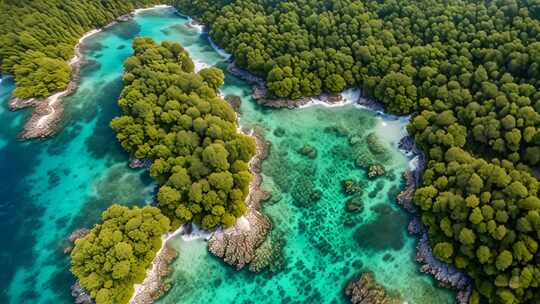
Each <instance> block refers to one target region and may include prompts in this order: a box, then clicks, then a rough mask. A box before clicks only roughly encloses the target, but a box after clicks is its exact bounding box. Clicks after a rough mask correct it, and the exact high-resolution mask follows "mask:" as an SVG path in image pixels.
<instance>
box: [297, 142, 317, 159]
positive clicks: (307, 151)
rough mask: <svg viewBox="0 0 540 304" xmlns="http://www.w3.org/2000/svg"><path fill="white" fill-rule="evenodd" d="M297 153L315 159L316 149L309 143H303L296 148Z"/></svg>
mask: <svg viewBox="0 0 540 304" xmlns="http://www.w3.org/2000/svg"><path fill="white" fill-rule="evenodd" d="M298 153H300V154H302V155H304V156H307V157H309V158H311V159H315V158H316V157H317V149H315V147H313V146H310V145H304V146H303V147H302V148H301V149H300V150H298Z"/></svg>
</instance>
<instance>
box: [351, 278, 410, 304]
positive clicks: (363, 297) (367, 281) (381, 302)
mask: <svg viewBox="0 0 540 304" xmlns="http://www.w3.org/2000/svg"><path fill="white" fill-rule="evenodd" d="M345 295H346V296H347V297H348V298H349V299H350V302H351V303H353V304H399V303H400V300H399V299H398V298H396V297H392V296H389V295H388V294H387V292H386V290H385V289H384V287H382V286H381V285H379V284H378V283H377V282H376V281H375V278H374V277H373V274H372V273H370V272H364V273H362V275H361V276H360V278H359V279H353V280H352V281H350V282H349V284H348V285H347V287H346V288H345Z"/></svg>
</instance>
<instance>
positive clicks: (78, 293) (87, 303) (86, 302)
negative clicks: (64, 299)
mask: <svg viewBox="0 0 540 304" xmlns="http://www.w3.org/2000/svg"><path fill="white" fill-rule="evenodd" d="M71 295H72V296H73V297H74V298H75V300H74V303H75V304H95V302H94V300H92V298H91V297H90V295H89V294H88V293H87V292H86V290H85V289H84V288H82V286H81V284H80V283H79V281H77V282H76V283H75V284H73V285H72V286H71Z"/></svg>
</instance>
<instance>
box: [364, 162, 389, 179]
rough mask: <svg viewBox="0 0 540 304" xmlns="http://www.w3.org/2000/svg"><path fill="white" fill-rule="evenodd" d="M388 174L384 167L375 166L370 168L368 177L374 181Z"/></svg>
mask: <svg viewBox="0 0 540 304" xmlns="http://www.w3.org/2000/svg"><path fill="white" fill-rule="evenodd" d="M385 173H386V170H385V169H384V166H383V165H381V164H374V165H371V166H369V170H368V177H369V178H370V179H373V178H375V177H378V176H383V175H384V174H385Z"/></svg>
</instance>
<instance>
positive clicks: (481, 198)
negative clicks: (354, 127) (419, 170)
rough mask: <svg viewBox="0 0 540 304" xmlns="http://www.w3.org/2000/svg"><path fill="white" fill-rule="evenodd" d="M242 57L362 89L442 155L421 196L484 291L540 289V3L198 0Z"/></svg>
mask: <svg viewBox="0 0 540 304" xmlns="http://www.w3.org/2000/svg"><path fill="white" fill-rule="evenodd" d="M178 6H179V8H180V10H181V11H183V12H185V13H187V14H189V15H193V16H197V18H199V19H201V20H202V22H204V23H205V24H208V25H209V26H210V29H211V30H210V36H211V38H212V39H213V40H214V41H215V42H216V43H217V44H218V45H220V46H222V47H223V48H225V50H226V51H227V52H230V53H232V54H233V56H234V58H235V60H236V63H237V64H238V65H239V66H241V67H243V68H246V69H247V70H249V71H250V72H252V73H253V74H255V75H258V76H260V77H263V78H264V79H265V80H266V84H267V88H268V91H269V94H270V95H271V96H273V97H276V98H291V99H296V98H300V97H303V96H315V95H319V94H320V93H322V92H340V91H342V90H343V89H345V88H347V87H355V86H356V87H360V88H362V90H363V93H364V95H366V96H367V97H371V98H374V99H376V100H378V101H381V102H382V103H383V104H384V105H385V107H386V109H387V110H388V111H389V112H391V113H396V114H411V115H412V116H413V119H412V122H411V124H410V126H409V131H410V133H411V134H413V135H414V137H415V139H416V142H417V144H418V145H419V146H420V147H421V148H422V149H423V151H424V152H425V154H426V156H427V157H428V163H427V169H426V171H425V172H424V174H423V177H422V184H421V187H420V188H419V189H418V190H417V191H416V195H415V203H416V205H417V206H418V209H419V212H420V214H421V217H422V221H423V223H424V224H425V225H426V226H427V227H428V230H429V236H430V241H431V243H432V245H433V247H434V251H435V253H436V255H437V256H438V257H439V258H440V259H441V260H443V261H446V262H449V263H451V264H453V265H455V266H456V267H458V268H460V269H463V270H465V271H466V272H467V273H468V274H469V275H470V276H471V277H472V278H473V279H474V281H475V286H474V287H475V291H474V293H473V295H472V297H471V299H470V302H471V303H479V302H481V301H488V302H490V303H533V302H538V301H540V292H539V284H540V265H539V253H538V240H539V238H540V234H539V232H540V213H539V211H540V199H539V198H538V178H537V177H538V164H539V162H540V129H539V126H540V114H539V112H540V93H539V92H538V89H537V86H538V81H539V76H540V56H539V54H540V53H539V51H540V41H539V37H540V36H539V34H540V21H539V18H540V3H539V2H538V1H535V0H528V1H527V0H523V1H489V2H478V1H453V0H451V1H445V2H442V1H433V0H431V1H425V0H421V1H384V2H381V1H369V0H368V1H361V2H360V1H350V0H336V1H269V0H268V1H265V0H239V1H198V0H180V1H178Z"/></svg>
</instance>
